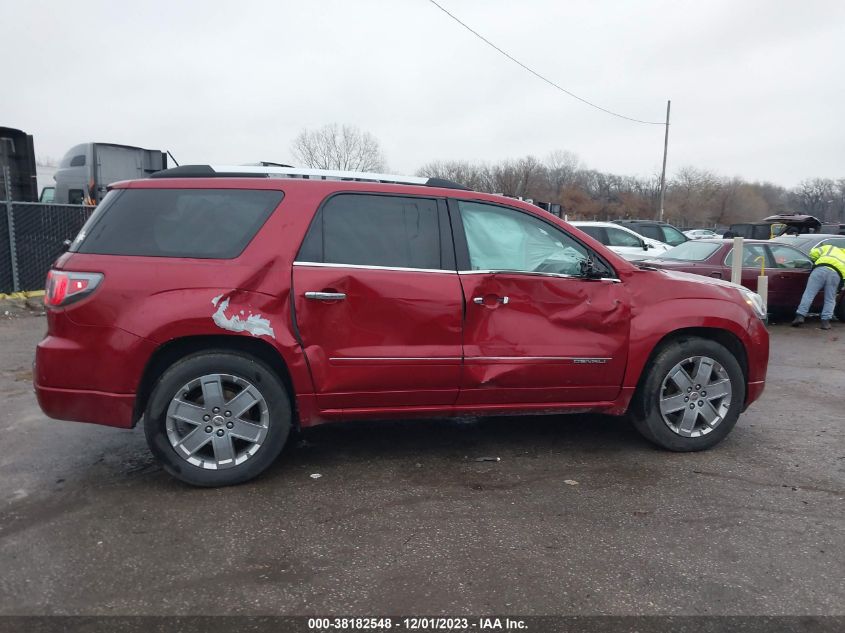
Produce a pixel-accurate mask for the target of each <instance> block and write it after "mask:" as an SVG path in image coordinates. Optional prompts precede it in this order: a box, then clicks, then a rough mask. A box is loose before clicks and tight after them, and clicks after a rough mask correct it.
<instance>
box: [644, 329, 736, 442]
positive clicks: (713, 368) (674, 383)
mask: <svg viewBox="0 0 845 633" xmlns="http://www.w3.org/2000/svg"><path fill="white" fill-rule="evenodd" d="M649 365H650V370H649V373H648V375H647V376H646V377H645V379H644V380H643V381H642V383H641V385H640V389H639V391H638V393H637V396H636V398H635V401H634V403H633V407H632V417H633V422H634V426H635V427H636V428H637V430H638V431H639V432H640V433H641V434H642V435H643V437H645V438H646V439H647V440H649V441H651V442H653V443H655V444H657V445H658V446H660V447H662V448H665V449H668V450H670V451H677V452H689V451H701V450H705V449H708V448H710V447H712V446H715V445H716V444H718V443H719V442H721V441H722V440H723V439H724V438H725V437H726V436H727V435H728V433H730V432H731V429H733V427H734V425H735V424H736V421H737V418H738V417H739V414H740V412H741V411H742V407H743V404H744V402H745V376H744V375H743V373H742V368H741V367H740V365H739V362H738V361H737V359H736V357H735V356H734V355H733V354H732V353H731V352H730V351H728V350H727V349H726V348H725V347H724V346H722V345H720V344H719V343H717V342H716V341H712V340H709V339H704V338H699V337H689V338H681V339H677V340H674V341H671V342H670V343H668V344H667V345H665V346H664V347H663V348H662V349H661V350H660V351H659V352H658V353H657V355H656V356H655V357H654V358H653V359H652V360H651V362H650V364H649Z"/></svg>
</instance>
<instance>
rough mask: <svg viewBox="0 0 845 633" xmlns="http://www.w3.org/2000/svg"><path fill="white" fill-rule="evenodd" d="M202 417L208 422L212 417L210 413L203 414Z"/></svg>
mask: <svg viewBox="0 0 845 633" xmlns="http://www.w3.org/2000/svg"><path fill="white" fill-rule="evenodd" d="M202 419H203V420H204V421H205V422H208V421H209V420H210V419H211V416H210V415H208V414H206V415H204V416H202Z"/></svg>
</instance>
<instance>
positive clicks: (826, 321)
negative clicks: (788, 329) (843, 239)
mask: <svg viewBox="0 0 845 633" xmlns="http://www.w3.org/2000/svg"><path fill="white" fill-rule="evenodd" d="M810 259H812V260H813V272H811V273H810V278H809V279H807V287H806V288H805V289H804V295H803V296H802V297H801V303H800V304H799V305H798V309H797V310H796V311H795V320H794V321H793V322H792V327H799V326H800V325H801V324H802V323H804V318H805V317H806V316H807V313H808V312H809V311H810V306H811V305H812V304H813V299H815V298H816V295H817V294H818V293H819V290H824V306H823V307H822V314H821V317H822V329H823V330H829V329H830V318H831V317H832V316H833V308H834V306H835V305H836V293H837V292H838V291H839V289H840V288H842V285H843V283H845V248H837V247H836V246H832V245H830V244H828V245H827V246H817V247H816V248H814V249H812V250H811V251H810Z"/></svg>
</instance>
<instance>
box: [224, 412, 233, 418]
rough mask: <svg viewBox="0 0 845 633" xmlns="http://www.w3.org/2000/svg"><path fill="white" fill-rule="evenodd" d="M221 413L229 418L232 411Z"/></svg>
mask: <svg viewBox="0 0 845 633" xmlns="http://www.w3.org/2000/svg"><path fill="white" fill-rule="evenodd" d="M223 415H225V416H226V417H227V418H231V417H232V412H231V411H226V413H224V414H223Z"/></svg>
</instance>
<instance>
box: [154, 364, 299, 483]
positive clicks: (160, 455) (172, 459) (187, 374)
mask: <svg viewBox="0 0 845 633" xmlns="http://www.w3.org/2000/svg"><path fill="white" fill-rule="evenodd" d="M207 374H231V375H233V376H238V377H240V378H243V379H244V380H247V381H249V382H250V383H252V384H253V385H254V386H255V387H256V389H258V390H259V391H260V392H261V395H262V396H263V397H264V399H265V401H266V403H267V409H268V413H269V416H270V426H269V429H268V431H267V437H266V439H265V440H264V443H263V444H262V445H261V447H260V448H259V449H258V451H257V452H256V453H255V455H253V456H252V457H250V458H249V459H248V460H246V461H245V462H244V463H243V464H240V465H238V466H235V467H233V468H227V469H223V470H207V469H204V468H200V467H198V466H194V465H193V464H190V463H188V462H187V461H185V460H184V459H182V458H181V457H180V456H179V455H178V454H177V453H176V451H175V449H174V448H173V447H172V446H171V444H170V440H169V439H168V437H167V430H166V421H167V409H168V407H169V406H170V402H171V400H172V399H173V397H174V396H175V395H176V393H177V392H178V391H179V389H181V388H182V387H183V386H184V385H185V384H187V383H188V382H190V381H191V380H193V379H195V378H198V377H200V376H204V375H207ZM291 418H292V415H291V405H290V398H289V397H288V394H287V391H286V390H285V388H284V386H283V385H282V383H281V381H280V380H279V378H278V376H277V375H276V374H275V372H273V370H271V369H270V368H269V367H267V365H265V364H264V363H262V362H261V361H260V360H258V359H256V358H254V357H251V356H247V355H243V354H238V353H234V352H227V351H209V352H201V353H197V354H192V355H190V356H187V357H185V358H183V359H181V360H180V361H178V362H176V363H174V364H173V365H172V366H171V367H170V368H169V369H168V370H167V371H165V372H164V373H163V374H162V376H161V378H159V380H158V381H157V383H156V385H155V388H154V389H153V392H152V395H151V396H150V399H149V401H148V403H147V409H146V412H145V414H144V433H145V435H146V438H147V444H148V445H149V447H150V451H152V453H153V455H154V456H155V457H156V459H158V461H159V462H160V463H161V464H162V466H163V467H164V469H165V470H166V471H167V472H168V473H169V474H170V475H172V476H173V477H176V478H177V479H179V480H181V481H184V482H185V483H188V484H191V485H194V486H209V487H212V486H229V485H234V484H239V483H243V482H245V481H248V480H250V479H252V478H254V477H256V476H258V475H259V474H261V473H262V472H263V471H264V470H266V469H267V468H268V467H269V466H270V465H271V464H272V463H273V461H274V460H275V459H276V458H277V457H278V455H279V453H281V451H282V448H283V447H284V445H285V442H286V441H287V438H288V435H289V434H290V428H291Z"/></svg>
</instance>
